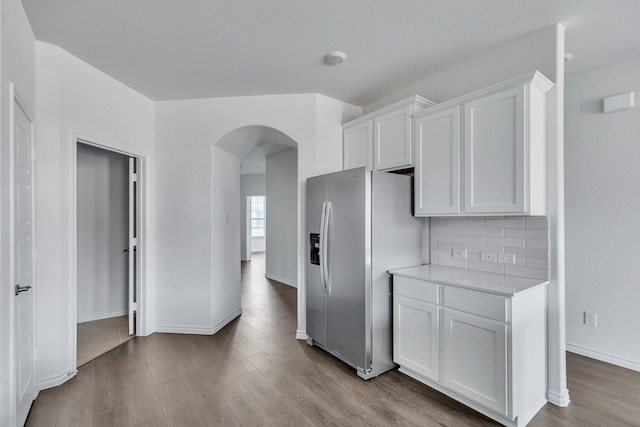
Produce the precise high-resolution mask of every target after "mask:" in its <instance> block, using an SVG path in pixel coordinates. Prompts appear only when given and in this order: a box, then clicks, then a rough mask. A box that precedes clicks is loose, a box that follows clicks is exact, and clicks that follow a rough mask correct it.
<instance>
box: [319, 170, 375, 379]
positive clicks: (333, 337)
mask: <svg viewBox="0 0 640 427" xmlns="http://www.w3.org/2000/svg"><path fill="white" fill-rule="evenodd" d="M370 185H371V173H370V172H367V171H365V169H364V168H359V169H351V170H347V171H342V172H337V173H333V174H330V175H327V205H328V209H327V211H328V212H329V215H328V219H327V221H326V222H327V223H328V225H329V230H328V231H329V232H328V242H327V245H328V253H327V258H328V259H327V260H326V261H327V262H328V266H329V269H328V271H329V274H328V276H329V277H328V290H329V297H328V300H327V313H328V315H327V329H328V333H327V335H328V336H327V338H328V349H329V350H330V351H332V352H334V353H336V354H337V355H338V356H339V357H340V358H341V359H343V360H344V361H346V362H347V363H349V364H351V365H353V366H355V367H358V368H361V369H363V370H366V369H368V368H369V367H370V364H371V362H370V360H371V354H370V353H371V351H370V348H371V342H370V340H371V331H370V327H371V325H370V322H367V319H368V318H369V315H370V313H369V310H370V286H369V285H368V284H369V283H370V280H371V273H370V262H371V259H370V256H368V255H367V254H370V253H371V251H370V247H371V246H370V244H371V236H370V233H367V232H366V230H367V229H368V228H369V225H370V220H371V212H370V206H371V200H370V194H371V193H370ZM368 190H369V191H368Z"/></svg>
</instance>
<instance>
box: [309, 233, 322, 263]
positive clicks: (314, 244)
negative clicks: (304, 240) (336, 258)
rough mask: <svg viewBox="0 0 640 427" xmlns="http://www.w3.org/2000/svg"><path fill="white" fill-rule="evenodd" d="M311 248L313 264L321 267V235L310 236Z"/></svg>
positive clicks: (313, 234)
mask: <svg viewBox="0 0 640 427" xmlns="http://www.w3.org/2000/svg"><path fill="white" fill-rule="evenodd" d="M309 247H310V248H311V249H310V251H311V253H310V254H309V256H310V261H311V264H315V265H320V233H311V234H309Z"/></svg>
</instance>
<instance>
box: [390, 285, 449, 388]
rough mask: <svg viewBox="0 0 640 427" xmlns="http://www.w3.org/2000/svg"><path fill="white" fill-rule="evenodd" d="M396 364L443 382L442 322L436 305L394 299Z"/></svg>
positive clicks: (399, 296)
mask: <svg viewBox="0 0 640 427" xmlns="http://www.w3.org/2000/svg"><path fill="white" fill-rule="evenodd" d="M393 301H394V305H395V310H394V313H393V320H394V323H393V324H394V331H393V332H394V333H393V348H394V362H396V363H397V364H399V365H401V366H405V367H407V368H409V369H411V370H412V371H414V372H417V373H419V374H420V375H422V376H424V377H425V378H430V379H432V380H434V381H438V380H439V379H440V339H439V334H440V333H439V330H440V321H439V320H440V319H439V317H440V316H439V309H438V307H437V306H436V305H433V304H429V303H426V302H424V301H420V300H417V299H414V298H408V297H405V296H402V295H394V297H393Z"/></svg>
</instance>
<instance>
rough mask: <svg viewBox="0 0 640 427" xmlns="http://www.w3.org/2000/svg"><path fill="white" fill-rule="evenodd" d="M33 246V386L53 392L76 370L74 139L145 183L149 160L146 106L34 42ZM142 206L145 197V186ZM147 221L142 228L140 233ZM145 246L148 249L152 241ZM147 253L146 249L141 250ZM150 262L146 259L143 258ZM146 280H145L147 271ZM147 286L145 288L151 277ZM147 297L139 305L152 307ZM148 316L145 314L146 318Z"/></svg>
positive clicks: (150, 118)
mask: <svg viewBox="0 0 640 427" xmlns="http://www.w3.org/2000/svg"><path fill="white" fill-rule="evenodd" d="M36 69H37V73H36V92H37V97H38V103H37V107H36V116H37V117H38V120H37V121H36V138H37V146H38V161H37V163H36V177H37V183H36V206H37V212H36V239H37V242H38V263H37V268H36V274H37V277H38V278H39V279H38V298H37V305H36V310H37V313H38V316H37V324H38V336H37V347H38V353H39V360H38V373H37V374H38V378H37V380H38V387H39V388H40V389H42V388H48V387H53V386H56V385H58V384H61V383H62V382H64V381H66V380H67V379H68V378H69V375H72V374H73V372H75V370H76V366H75V358H76V354H75V352H76V349H75V348H74V344H75V333H76V332H75V331H76V325H75V316H76V302H75V301H73V300H72V295H74V289H73V287H72V283H73V278H74V276H75V271H72V267H71V266H72V265H73V261H74V260H72V254H73V247H74V244H75V242H73V241H72V236H73V233H74V230H72V218H73V216H74V215H75V213H74V212H73V211H72V210H71V208H70V207H71V203H72V201H73V197H74V194H75V189H74V188H72V186H71V184H70V183H71V182H72V178H73V171H74V169H75V164H74V162H75V159H74V157H73V154H74V149H73V147H75V140H74V137H73V136H74V134H79V135H82V136H83V137H86V138H89V139H91V142H96V143H100V144H103V145H107V146H110V147H111V148H115V149H119V150H122V151H125V152H128V153H134V154H138V155H142V156H144V157H145V158H146V159H147V163H146V169H147V171H148V173H149V175H148V176H145V177H144V178H146V179H145V180H146V181H147V182H150V179H149V178H150V176H151V175H150V174H151V173H152V171H153V153H154V108H155V107H154V103H153V101H151V100H150V99H148V98H146V97H144V96H142V95H140V94H139V93H137V92H135V91H134V90H132V89H131V88H129V87H127V86H125V85H124V84H122V83H120V82H118V81H117V80H115V79H113V78H111V77H109V76H108V75H106V74H104V73H103V72H101V71H99V70H97V69H95V68H94V67H92V66H90V65H88V64H87V63H85V62H83V61H81V60H80V59H78V58H76V57H74V56H73V55H71V54H69V53H68V52H66V51H64V50H62V49H60V48H59V47H56V46H53V45H50V44H47V43H42V42H36ZM146 197H147V200H145V201H144V202H145V204H147V205H149V204H150V203H151V200H152V198H153V187H151V188H150V191H149V192H148V193H147V194H146ZM151 220H152V217H151V218H150V219H149V220H148V221H147V224H146V226H147V228H149V227H150V226H151V224H149V223H150V222H151ZM146 235H147V236H148V239H147V240H148V241H147V244H148V247H149V248H150V249H151V248H153V242H152V236H150V235H149V233H146ZM149 252H151V250H150V251H149ZM148 256H149V257H152V254H148ZM149 270H150V271H149V273H153V268H152V266H149ZM147 280H148V281H149V282H151V283H153V277H151V274H150V275H148V276H147ZM152 298H153V295H152V294H151V296H149V297H148V298H147V301H145V304H148V305H151V306H152V305H153V304H152V301H148V300H149V299H152ZM148 316H151V317H152V314H150V313H148Z"/></svg>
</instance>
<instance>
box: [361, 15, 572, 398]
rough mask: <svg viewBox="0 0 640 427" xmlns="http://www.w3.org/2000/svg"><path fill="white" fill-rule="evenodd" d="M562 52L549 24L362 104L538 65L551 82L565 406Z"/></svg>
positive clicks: (555, 386) (557, 359)
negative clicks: (385, 95)
mask: <svg viewBox="0 0 640 427" xmlns="http://www.w3.org/2000/svg"><path fill="white" fill-rule="evenodd" d="M563 57H564V27H562V26H561V25H558V26H552V27H548V28H545V29H542V30H539V31H536V32H534V33H531V34H528V35H526V36H524V37H521V38H519V39H517V40H515V41H512V42H509V43H506V44H504V45H501V46H497V47H496V48H495V49H493V50H491V51H490V52H487V53H483V54H480V55H478V56H476V57H473V58H469V59H466V60H463V61H461V62H460V63H458V64H455V65H452V66H451V67H449V68H448V69H446V70H443V71H442V72H441V73H439V74H436V75H434V76H431V77H429V78H427V79H425V80H423V81H420V82H418V83H415V84H413V85H410V86H408V87H406V88H404V89H402V90H400V91H398V92H396V93H394V94H393V95H390V96H388V97H385V98H384V99H381V100H379V101H376V102H374V103H372V104H371V105H368V106H366V107H365V108H364V111H365V112H370V111H374V110H376V109H378V108H380V107H383V106H385V105H388V104H391V103H392V102H394V101H397V100H399V99H402V98H405V97H407V96H409V95H414V94H417V95H421V96H423V97H425V98H427V99H430V100H432V101H435V102H443V101H446V100H450V99H453V98H455V97H458V96H461V95H463V94H466V93H468V92H472V91H474V90H478V89H482V88H484V87H487V86H490V85H493V84H496V83H499V82H501V81H504V80H506V79H509V78H512V77H516V76H518V75H522V74H524V73H527V72H530V71H533V70H539V71H541V72H542V73H543V74H544V75H545V76H546V77H548V78H549V79H550V80H551V81H553V82H554V83H555V86H554V88H552V89H551V91H550V92H549V93H548V94H547V215H548V216H549V219H550V221H549V230H550V239H549V252H550V260H551V262H550V283H549V286H548V293H547V295H548V306H549V310H548V319H547V320H548V342H547V344H548V359H547V363H548V393H547V395H548V398H549V400H550V401H551V402H553V403H556V404H558V405H561V406H566V405H567V404H568V403H569V394H568V390H567V388H566V368H565V364H566V358H565V321H564V310H565V308H564V298H565V290H564V182H563V177H564V171H563V165H564V163H563V146H564V142H563V114H562V112H563V108H564V105H563V102H564V100H563V95H564V61H563ZM514 58H517V60H514Z"/></svg>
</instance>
